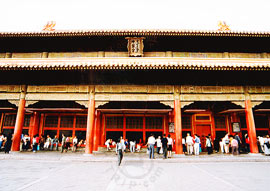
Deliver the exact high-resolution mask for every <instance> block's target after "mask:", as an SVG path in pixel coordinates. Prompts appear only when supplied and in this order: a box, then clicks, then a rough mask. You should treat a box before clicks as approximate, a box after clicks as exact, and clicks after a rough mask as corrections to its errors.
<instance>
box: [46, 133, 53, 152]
mask: <svg viewBox="0 0 270 191" xmlns="http://www.w3.org/2000/svg"><path fill="white" fill-rule="evenodd" d="M51 140H52V139H51V137H50V135H47V139H46V142H45V144H44V149H46V150H49V146H50V143H51Z"/></svg>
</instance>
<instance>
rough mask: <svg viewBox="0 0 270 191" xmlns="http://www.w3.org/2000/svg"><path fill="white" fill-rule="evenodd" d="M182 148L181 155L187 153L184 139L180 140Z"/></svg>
mask: <svg viewBox="0 0 270 191" xmlns="http://www.w3.org/2000/svg"><path fill="white" fill-rule="evenodd" d="M182 146H183V153H184V154H185V153H186V152H187V147H186V139H185V138H184V137H183V138H182Z"/></svg>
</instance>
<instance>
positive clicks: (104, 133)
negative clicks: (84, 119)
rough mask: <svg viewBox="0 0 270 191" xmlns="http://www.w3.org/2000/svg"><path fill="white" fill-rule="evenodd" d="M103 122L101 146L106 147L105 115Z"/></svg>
mask: <svg viewBox="0 0 270 191" xmlns="http://www.w3.org/2000/svg"><path fill="white" fill-rule="evenodd" d="M101 118H102V122H101V141H100V144H101V145H104V144H105V141H106V140H105V139H106V131H105V115H104V114H102V117H101Z"/></svg>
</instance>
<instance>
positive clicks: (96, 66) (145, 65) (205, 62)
mask: <svg viewBox="0 0 270 191" xmlns="http://www.w3.org/2000/svg"><path fill="white" fill-rule="evenodd" d="M106 69H109V70H111V69H112V70H134V69H138V70H149V69H153V70H159V69H174V70H270V59H225V58H223V59H209V58H207V59H205V58H200V59H194V58H193V59H190V58H79V59H78V58H67V59H50V58H45V59H0V70H106Z"/></svg>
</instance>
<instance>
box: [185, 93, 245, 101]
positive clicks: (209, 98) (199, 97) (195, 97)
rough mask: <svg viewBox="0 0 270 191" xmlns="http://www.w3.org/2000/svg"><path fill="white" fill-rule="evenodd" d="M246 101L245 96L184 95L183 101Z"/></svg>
mask: <svg viewBox="0 0 270 191" xmlns="http://www.w3.org/2000/svg"><path fill="white" fill-rule="evenodd" d="M239 100H242V101H244V100H245V95H243V94H182V95H181V101H239Z"/></svg>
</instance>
